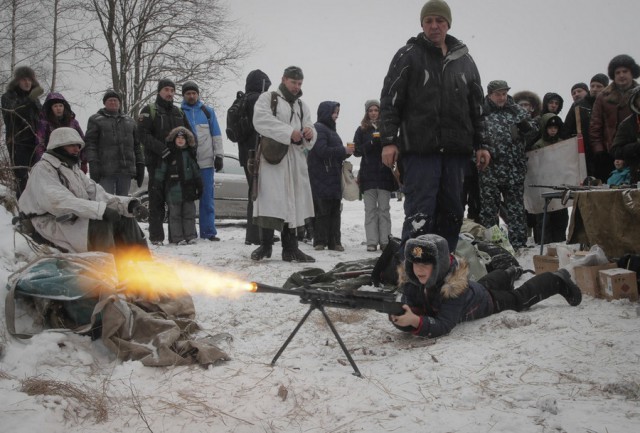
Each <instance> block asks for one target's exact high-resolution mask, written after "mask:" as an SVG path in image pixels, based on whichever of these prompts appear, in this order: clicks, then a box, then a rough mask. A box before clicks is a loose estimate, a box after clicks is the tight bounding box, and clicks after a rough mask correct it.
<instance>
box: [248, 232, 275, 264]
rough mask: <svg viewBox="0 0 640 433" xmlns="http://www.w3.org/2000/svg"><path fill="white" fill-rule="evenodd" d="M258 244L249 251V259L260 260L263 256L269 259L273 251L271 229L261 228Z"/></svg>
mask: <svg viewBox="0 0 640 433" xmlns="http://www.w3.org/2000/svg"><path fill="white" fill-rule="evenodd" d="M259 234H260V246H259V247H258V248H256V249H255V250H253V252H252V253H251V260H255V261H257V262H258V261H260V260H262V259H264V258H265V257H266V258H268V259H270V258H271V253H272V252H273V230H271V229H264V228H261V229H260V230H259Z"/></svg>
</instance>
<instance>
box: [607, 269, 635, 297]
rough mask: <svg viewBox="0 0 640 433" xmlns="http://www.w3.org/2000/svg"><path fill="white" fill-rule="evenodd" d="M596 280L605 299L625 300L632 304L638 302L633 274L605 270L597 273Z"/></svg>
mask: <svg viewBox="0 0 640 433" xmlns="http://www.w3.org/2000/svg"><path fill="white" fill-rule="evenodd" d="M598 279H599V280H600V287H601V293H602V295H603V297H604V298H605V299H621V298H627V299H629V300H630V301H632V302H635V301H637V300H638V280H637V279H636V273H635V272H633V271H629V270H626V269H621V268H615V269H606V270H603V271H598Z"/></svg>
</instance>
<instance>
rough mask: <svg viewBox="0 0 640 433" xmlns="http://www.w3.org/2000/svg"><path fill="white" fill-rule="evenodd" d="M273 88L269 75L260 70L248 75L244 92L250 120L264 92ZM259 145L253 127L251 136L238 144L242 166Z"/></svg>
mask: <svg viewBox="0 0 640 433" xmlns="http://www.w3.org/2000/svg"><path fill="white" fill-rule="evenodd" d="M269 87H271V80H269V77H268V76H267V74H265V73H264V72H262V71H261V70H260V69H256V70H254V71H251V72H249V75H247V82H246V84H245V86H244V91H245V93H246V95H247V105H246V107H247V116H248V118H249V119H253V107H254V106H255V105H256V101H257V100H258V97H259V96H260V95H261V94H262V92H266V91H267V90H269ZM257 144H258V133H257V132H256V130H255V129H253V125H252V128H251V134H249V136H248V137H247V138H246V139H244V140H241V141H240V142H238V159H239V160H240V165H241V166H243V167H245V166H246V165H247V159H248V155H249V151H250V150H253V149H255V148H256V146H257Z"/></svg>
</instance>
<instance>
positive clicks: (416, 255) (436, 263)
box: [404, 234, 451, 288]
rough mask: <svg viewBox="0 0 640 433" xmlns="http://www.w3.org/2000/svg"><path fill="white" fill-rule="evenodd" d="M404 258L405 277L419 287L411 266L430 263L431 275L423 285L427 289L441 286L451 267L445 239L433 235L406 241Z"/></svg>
mask: <svg viewBox="0 0 640 433" xmlns="http://www.w3.org/2000/svg"><path fill="white" fill-rule="evenodd" d="M404 257H405V264H404V266H405V272H406V274H407V277H408V278H409V280H410V281H411V282H412V283H414V284H417V285H420V282H419V281H418V278H417V277H416V274H415V273H414V272H413V264H414V263H430V264H432V265H433V273H432V274H431V277H429V280H428V281H427V283H426V284H425V285H426V287H427V288H430V287H434V286H436V285H438V284H441V283H442V282H443V281H444V278H445V277H446V276H447V273H448V272H449V267H450V266H451V262H450V257H449V244H448V243H447V241H446V239H445V238H443V237H442V236H438V235H434V234H426V235H420V236H418V237H416V238H412V239H409V240H407V242H406V244H405V245H404Z"/></svg>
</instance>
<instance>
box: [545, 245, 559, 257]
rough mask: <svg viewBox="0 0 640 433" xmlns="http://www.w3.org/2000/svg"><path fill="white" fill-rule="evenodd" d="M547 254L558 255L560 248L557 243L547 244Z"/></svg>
mask: <svg viewBox="0 0 640 433" xmlns="http://www.w3.org/2000/svg"><path fill="white" fill-rule="evenodd" d="M547 255H548V256H552V257H558V249H557V248H556V246H555V245H548V246H547Z"/></svg>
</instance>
